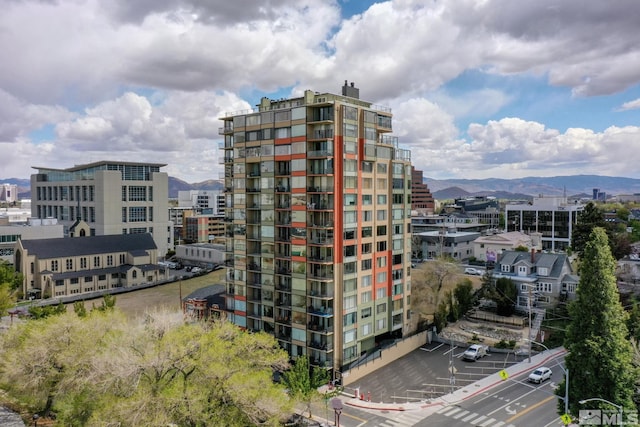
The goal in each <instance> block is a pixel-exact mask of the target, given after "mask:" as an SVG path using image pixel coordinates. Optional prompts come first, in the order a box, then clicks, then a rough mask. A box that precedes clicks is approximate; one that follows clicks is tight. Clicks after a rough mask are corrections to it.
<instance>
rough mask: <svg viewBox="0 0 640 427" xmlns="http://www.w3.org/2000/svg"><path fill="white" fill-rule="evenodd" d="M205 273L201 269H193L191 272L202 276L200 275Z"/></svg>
mask: <svg viewBox="0 0 640 427" xmlns="http://www.w3.org/2000/svg"><path fill="white" fill-rule="evenodd" d="M203 271H204V270H203V269H201V268H200V267H192V268H191V272H192V273H193V274H200V273H202V272H203Z"/></svg>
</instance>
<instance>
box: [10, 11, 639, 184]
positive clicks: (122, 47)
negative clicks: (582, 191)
mask: <svg viewBox="0 0 640 427" xmlns="http://www.w3.org/2000/svg"><path fill="white" fill-rule="evenodd" d="M638 22H640V3H639V2H637V1H635V0H619V1H616V2H608V3H606V5H605V4H603V3H601V2H584V1H583V0H564V1H563V2H556V1H551V0H539V1H535V2H534V1H523V2H513V1H512V0H486V1H483V2H477V1H472V0H447V1H424V0H392V1H381V2H371V1H357V0H321V1H318V0H274V1H270V2H259V1H255V0H237V1H234V2H228V1H226V0H211V1H204V0H158V1H155V2H130V1H127V0H113V1H111V2H101V1H99V0H78V1H71V0H61V1H59V2H41V1H38V0H25V1H21V2H10V3H8V4H5V5H4V8H3V14H2V15H0V28H2V29H3V30H2V32H0V62H1V63H2V64H3V67H1V68H0V150H1V152H2V153H3V155H2V156H0V179H3V178H13V177H15V178H28V177H29V175H30V174H31V173H33V169H32V166H50V167H60V168H63V167H69V166H73V165H75V164H82V163H87V162H92V161H97V160H130V159H140V160H142V159H144V160H148V161H152V162H159V163H166V164H167V166H166V168H165V170H166V171H167V172H168V173H169V174H170V175H172V176H175V177H178V178H181V179H183V180H185V181H188V182H199V181H203V180H206V179H216V178H217V177H218V176H219V173H220V172H221V171H222V170H221V165H220V164H219V162H218V159H219V156H220V154H221V153H220V152H219V150H218V142H220V137H219V135H218V127H220V124H221V123H220V121H219V120H218V118H219V117H221V115H223V114H224V113H225V112H234V111H240V110H246V109H249V108H252V107H253V106H255V105H256V104H257V103H258V102H259V100H260V98H261V97H262V96H268V97H270V98H280V97H289V96H293V95H298V94H301V93H302V92H303V91H304V90H306V89H312V90H315V91H319V92H333V93H340V87H341V86H342V84H343V82H344V81H345V80H348V81H350V82H354V83H355V85H356V86H357V87H359V88H360V94H361V98H362V99H364V100H367V101H371V102H374V103H376V104H380V105H385V106H388V107H390V108H392V110H393V113H394V125H393V126H394V134H395V135H396V136H398V137H399V141H400V145H401V147H402V148H407V149H410V150H411V152H412V159H413V163H414V164H415V166H416V167H417V168H418V169H422V170H423V171H424V174H425V176H427V177H431V178H435V179H444V178H490V177H502V178H518V177H525V176H556V175H574V174H599V175H615V176H626V177H633V178H640V169H638V167H637V165H638V164H640V150H638V149H636V147H638V145H639V143H638V141H639V140H640V127H639V125H638V121H639V120H638V119H639V118H640V115H639V110H640V33H639V32H638V31H637V23H638Z"/></svg>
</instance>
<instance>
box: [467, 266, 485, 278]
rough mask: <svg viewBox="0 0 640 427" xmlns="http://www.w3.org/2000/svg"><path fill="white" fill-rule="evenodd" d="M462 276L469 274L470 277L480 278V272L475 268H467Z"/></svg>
mask: <svg viewBox="0 0 640 427" xmlns="http://www.w3.org/2000/svg"><path fill="white" fill-rule="evenodd" d="M464 274H471V275H472V276H482V271H480V270H478V269H477V268H472V267H467V268H465V269H464Z"/></svg>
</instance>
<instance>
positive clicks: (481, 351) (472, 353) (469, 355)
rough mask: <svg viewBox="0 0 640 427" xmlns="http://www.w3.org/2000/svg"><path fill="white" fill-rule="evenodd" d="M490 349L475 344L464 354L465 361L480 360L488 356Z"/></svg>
mask: <svg viewBox="0 0 640 427" xmlns="http://www.w3.org/2000/svg"><path fill="white" fill-rule="evenodd" d="M487 350H488V347H487V346H485V345H480V344H473V345H472V346H471V347H469V348H468V349H467V351H465V352H464V353H463V354H462V358H463V359H464V360H478V359H480V358H481V357H485V356H486V355H487Z"/></svg>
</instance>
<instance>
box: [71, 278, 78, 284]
mask: <svg viewBox="0 0 640 427" xmlns="http://www.w3.org/2000/svg"><path fill="white" fill-rule="evenodd" d="M78 282H79V280H78V278H77V277H72V278H71V279H69V284H70V285H77V284H78Z"/></svg>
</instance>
